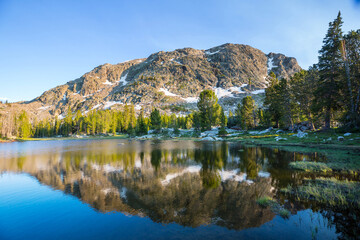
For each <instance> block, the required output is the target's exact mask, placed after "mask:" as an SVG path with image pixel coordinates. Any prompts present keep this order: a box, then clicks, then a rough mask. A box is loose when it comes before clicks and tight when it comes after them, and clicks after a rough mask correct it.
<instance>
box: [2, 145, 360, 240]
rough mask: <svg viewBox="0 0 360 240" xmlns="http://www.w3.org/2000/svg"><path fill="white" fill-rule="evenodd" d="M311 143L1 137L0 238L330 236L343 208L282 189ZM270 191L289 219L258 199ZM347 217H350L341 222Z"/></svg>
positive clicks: (344, 230)
mask: <svg viewBox="0 0 360 240" xmlns="http://www.w3.org/2000/svg"><path fill="white" fill-rule="evenodd" d="M307 159H312V160H324V159H323V158H322V157H321V156H319V155H318V154H316V153H313V154H307V155H304V154H300V153H294V152H285V151H280V150H278V149H269V148H262V147H247V146H242V145H240V144H239V143H226V142H193V141H155V140H154V141H128V140H81V141H76V140H68V141H37V142H24V143H9V144H0V239H80V238H84V239H220V238H221V239H311V238H318V239H337V238H338V237H340V238H353V237H355V236H356V235H352V234H356V232H358V231H359V230H356V229H351V226H356V223H353V222H351V221H353V220H351V219H347V218H346V212H334V211H333V210H331V209H324V208H322V207H320V206H316V205H314V204H310V203H299V202H296V200H295V199H287V198H286V197H285V196H283V195H282V194H281V192H280V191H279V190H280V189H281V188H284V187H286V186H288V185H289V184H290V185H297V184H301V182H302V181H301V180H302V179H303V178H304V177H309V176H306V173H299V172H296V171H292V170H290V169H289V168H288V164H289V162H291V161H301V160H307ZM262 196H270V197H273V198H275V199H277V200H278V201H279V202H280V203H281V204H283V205H284V206H285V207H286V208H287V209H288V210H289V211H290V212H291V216H290V217H289V218H288V219H285V218H282V217H281V216H279V215H276V214H275V213H273V212H272V211H271V209H270V208H262V207H260V206H259V205H258V204H257V203H256V199H258V198H259V197H262ZM349 226H350V227H349Z"/></svg>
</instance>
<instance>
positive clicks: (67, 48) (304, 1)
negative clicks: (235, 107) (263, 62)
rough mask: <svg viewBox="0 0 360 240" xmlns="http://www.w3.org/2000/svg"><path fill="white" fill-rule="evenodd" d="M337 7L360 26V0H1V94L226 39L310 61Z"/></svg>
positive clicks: (22, 95)
mask: <svg viewBox="0 0 360 240" xmlns="http://www.w3.org/2000/svg"><path fill="white" fill-rule="evenodd" d="M339 10H341V12H342V16H343V20H344V25H343V30H344V31H345V32H347V31H349V30H351V29H359V28H360V1H359V0H327V1H325V0H324V1H321V0H316V1H315V0H301V1H300V0H299V1H297V0H291V1H289V0H284V1H269V0H263V1H261V0H251V1H249V0H243V1H241V0H218V1H214V0H204V1H200V0H190V1H187V0H181V1H176V0H163V1H161V0H147V1H146V0H143V1H140V0H139V1H137V0H129V1H110V0H109V1H107V0H101V1H91V0H87V1H80V0H59V1H56V0H53V1H52V0H31V1H29V0H16V1H14V0H0V100H1V99H5V98H7V99H9V100H10V101H19V100H31V99H33V98H35V97H37V96H39V95H40V94H41V93H42V92H44V91H46V90H48V89H50V88H52V87H55V86H57V85H60V84H64V83H66V82H68V81H70V80H73V79H75V78H78V77H80V76H81V75H82V74H84V73H86V72H88V71H90V70H91V69H92V68H94V67H96V66H98V65H100V64H103V63H112V64H115V63H119V62H122V61H126V60H130V59H134V58H143V57H147V56H148V55H150V54H151V53H153V52H157V51H160V50H164V51H171V50H174V49H177V48H183V47H193V48H197V49H207V48H210V47H214V46H217V45H220V44H223V43H228V42H230V43H242V44H248V45H251V46H253V47H256V48H258V49H260V50H262V51H264V52H265V53H269V52H280V53H284V54H285V55H288V56H292V57H296V58H297V60H298V61H299V64H300V66H301V67H303V68H307V67H308V66H310V65H312V64H313V63H316V61H317V56H318V53H317V52H318V50H319V49H320V48H321V45H322V39H323V37H324V36H325V33H326V30H327V28H328V23H329V22H330V21H332V20H333V19H334V18H335V17H336V15H337V13H338V11H339Z"/></svg>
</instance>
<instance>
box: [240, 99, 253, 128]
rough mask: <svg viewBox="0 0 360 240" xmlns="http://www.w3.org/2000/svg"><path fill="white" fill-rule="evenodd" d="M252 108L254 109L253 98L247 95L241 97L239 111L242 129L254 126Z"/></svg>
mask: <svg viewBox="0 0 360 240" xmlns="http://www.w3.org/2000/svg"><path fill="white" fill-rule="evenodd" d="M254 110H255V101H254V99H253V98H252V97H251V96H247V97H245V98H243V99H242V105H241V110H240V112H241V120H242V126H243V128H244V129H245V128H246V129H249V128H253V127H255V124H254Z"/></svg>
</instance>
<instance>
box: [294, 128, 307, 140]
mask: <svg viewBox="0 0 360 240" xmlns="http://www.w3.org/2000/svg"><path fill="white" fill-rule="evenodd" d="M307 135H308V133H305V132H302V131H300V130H299V131H298V133H297V134H296V136H297V137H298V138H304V137H307Z"/></svg>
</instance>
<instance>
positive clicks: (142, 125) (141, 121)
mask: <svg viewBox="0 0 360 240" xmlns="http://www.w3.org/2000/svg"><path fill="white" fill-rule="evenodd" d="M147 133H148V126H147V125H146V122H145V118H144V112H143V110H142V109H141V111H140V114H139V117H138V119H137V127H136V134H137V135H146V134H147Z"/></svg>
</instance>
